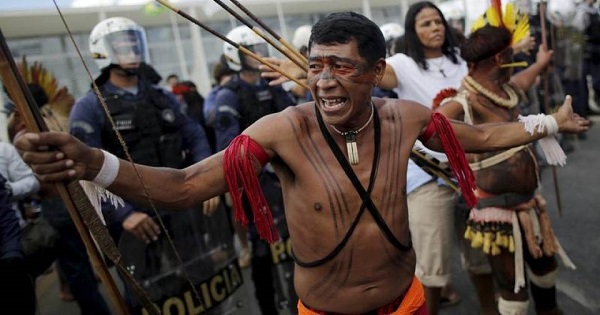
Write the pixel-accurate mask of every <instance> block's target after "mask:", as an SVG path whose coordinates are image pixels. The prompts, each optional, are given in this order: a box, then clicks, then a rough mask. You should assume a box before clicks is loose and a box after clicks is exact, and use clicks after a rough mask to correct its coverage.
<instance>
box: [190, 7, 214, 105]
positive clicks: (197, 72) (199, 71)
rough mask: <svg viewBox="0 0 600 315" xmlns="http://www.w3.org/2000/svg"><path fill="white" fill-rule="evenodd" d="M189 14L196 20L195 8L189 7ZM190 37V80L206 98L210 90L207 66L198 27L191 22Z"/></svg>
mask: <svg viewBox="0 0 600 315" xmlns="http://www.w3.org/2000/svg"><path fill="white" fill-rule="evenodd" d="M189 12H190V13H189V14H190V16H191V17H193V18H197V15H198V14H197V13H196V7H194V6H192V7H190V9H189ZM190 35H191V39H192V51H193V57H192V58H193V59H192V60H193V65H192V72H191V73H190V79H191V80H192V81H193V82H194V83H195V84H196V86H197V88H198V91H199V92H200V94H202V95H203V96H206V95H208V92H209V91H210V88H211V84H210V74H209V71H208V64H207V63H206V56H205V54H204V45H203V43H202V34H201V33H200V27H198V26H197V25H196V24H194V23H192V22H190Z"/></svg>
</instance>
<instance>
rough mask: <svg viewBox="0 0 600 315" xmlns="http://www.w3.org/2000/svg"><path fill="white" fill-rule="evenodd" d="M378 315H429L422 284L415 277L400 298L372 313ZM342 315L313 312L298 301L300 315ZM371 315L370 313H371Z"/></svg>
mask: <svg viewBox="0 0 600 315" xmlns="http://www.w3.org/2000/svg"><path fill="white" fill-rule="evenodd" d="M372 313H373V314H377V315H428V314H429V313H428V312H427V306H426V305H425V291H424V290H423V285H422V284H421V282H420V281H419V280H418V279H417V278H416V277H414V278H413V281H412V283H411V285H410V287H409V288H408V290H407V291H406V293H405V294H404V295H403V296H401V297H400V298H398V299H396V300H394V301H392V302H390V303H388V304H386V305H384V306H382V307H379V308H378V309H377V310H375V311H373V312H372ZM334 314H336V315H341V314H337V313H329V312H324V311H317V310H313V309H311V308H309V307H307V306H306V305H304V304H303V303H302V301H300V300H298V315H334ZM369 314H370V313H369Z"/></svg>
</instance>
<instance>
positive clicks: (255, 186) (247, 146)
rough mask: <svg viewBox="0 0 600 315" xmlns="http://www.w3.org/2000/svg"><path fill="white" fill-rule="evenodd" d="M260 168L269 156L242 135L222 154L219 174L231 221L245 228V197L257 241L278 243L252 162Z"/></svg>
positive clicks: (258, 145) (246, 219) (269, 211)
mask: <svg viewBox="0 0 600 315" xmlns="http://www.w3.org/2000/svg"><path fill="white" fill-rule="evenodd" d="M254 161H257V162H258V163H260V165H261V166H264V165H265V164H267V162H268V161H269V155H268V154H267V152H265V150H264V149H263V148H262V147H261V146H260V144H258V143H257V142H256V141H254V140H252V139H251V138H250V137H248V136H246V135H239V136H237V137H235V138H234V139H233V140H232V141H231V143H230V144H229V146H228V147H227V149H225V152H224V153H223V171H224V173H225V181H226V182H227V186H229V194H230V195H231V199H232V201H233V214H234V218H235V219H236V220H237V221H238V222H240V223H242V224H243V225H246V224H248V218H247V217H246V214H245V211H244V206H243V203H242V200H243V197H244V196H245V197H246V199H247V200H248V203H249V206H250V208H251V210H252V213H253V215H254V225H255V227H256V230H257V232H258V235H259V236H260V238H261V239H263V240H265V241H267V242H269V243H273V242H275V241H277V240H279V233H278V232H277V228H276V227H275V224H274V221H273V216H272V214H271V210H270V209H269V203H268V202H267V200H266V198H265V196H264V194H263V191H262V189H261V187H260V182H259V180H258V177H257V176H256V173H255V169H254V165H253V162H254Z"/></svg>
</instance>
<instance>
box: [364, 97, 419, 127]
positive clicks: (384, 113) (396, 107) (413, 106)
mask: <svg viewBox="0 0 600 315" xmlns="http://www.w3.org/2000/svg"><path fill="white" fill-rule="evenodd" d="M373 100H374V101H375V104H377V105H378V109H379V111H380V115H381V117H382V118H387V117H389V118H396V117H400V118H402V120H403V121H405V122H407V121H423V120H428V119H429V117H430V116H431V110H430V109H429V108H427V107H425V105H423V104H420V103H417V102H415V101H410V100H403V99H394V98H374V99H373ZM398 115H399V116H398Z"/></svg>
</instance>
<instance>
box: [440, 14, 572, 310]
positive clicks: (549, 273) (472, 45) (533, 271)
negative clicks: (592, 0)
mask: <svg viewBox="0 0 600 315" xmlns="http://www.w3.org/2000/svg"><path fill="white" fill-rule="evenodd" d="M509 11H510V8H507V12H508V13H509V14H510V12H509ZM492 14H495V12H494V11H493V9H491V10H488V12H487V13H486V19H487V20H488V23H482V25H483V24H485V25H484V26H482V27H480V28H478V29H477V30H475V31H474V32H473V33H472V34H471V35H470V36H469V38H468V39H467V40H466V42H465V43H464V45H463V47H462V50H461V53H462V57H463V58H464V60H465V61H467V63H468V66H469V74H468V75H467V76H466V77H465V78H464V80H463V82H462V86H461V88H460V90H459V91H458V93H456V91H454V93H451V94H455V95H454V96H453V97H451V98H448V99H446V100H443V101H441V102H442V104H443V105H442V106H441V107H439V109H438V112H441V113H443V114H444V115H445V116H447V117H450V118H453V119H462V120H463V121H465V122H466V123H468V124H471V125H479V124H483V123H500V122H510V121H522V122H524V123H525V126H526V129H528V130H531V131H532V132H533V130H534V129H537V128H549V129H552V128H554V127H552V126H553V123H551V122H549V121H546V120H545V119H544V118H543V117H544V115H543V114H540V115H538V116H528V117H523V116H520V115H519V114H520V106H519V105H520V104H521V103H522V102H526V101H527V100H526V98H525V96H524V95H525V94H524V92H523V91H526V90H527V89H528V88H529V87H530V86H531V85H532V84H533V83H534V81H535V78H536V77H537V76H538V75H539V74H540V73H541V72H542V71H543V70H544V69H545V68H546V66H547V65H548V64H549V63H550V61H551V58H552V51H548V50H547V49H546V47H544V46H542V47H540V49H539V51H538V53H537V60H536V62H535V63H533V64H532V65H530V66H529V67H528V68H526V69H525V70H523V71H521V72H519V73H518V74H515V75H513V76H512V77H511V75H512V68H513V67H515V66H519V64H517V63H514V62H513V60H512V55H513V51H512V50H513V48H511V42H513V43H514V42H516V41H519V40H520V38H517V36H513V35H514V34H516V33H514V34H513V33H512V32H511V31H512V29H510V27H506V26H504V25H502V24H500V25H499V26H492V23H489V21H490V20H492V18H490V15H492ZM522 18H524V17H522V16H519V15H518V14H517V15H516V20H517V24H516V25H521V26H519V27H517V29H519V28H521V27H523V26H522V23H524V22H522V20H521V22H520V23H521V24H519V19H522ZM505 20H506V19H505ZM524 35H525V36H528V35H527V34H526V32H525V34H524ZM446 93H447V92H446ZM446 96H448V95H446ZM540 145H541V147H542V149H543V150H544V153H545V154H546V159H547V160H548V162H549V163H550V164H560V165H564V163H565V159H566V156H565V155H564V153H563V152H562V150H561V149H560V147H559V146H558V144H557V142H556V140H555V139H554V138H553V137H552V136H550V137H546V138H544V139H542V140H540ZM469 161H470V162H471V164H470V165H471V168H472V169H473V171H475V178H476V184H477V189H476V195H477V197H478V204H477V206H476V207H475V208H474V209H472V210H471V212H470V215H469V219H468V222H467V230H466V232H465V238H466V239H467V240H469V241H470V243H471V246H472V247H475V248H481V249H482V250H483V251H484V252H485V253H486V254H487V255H488V259H489V261H490V264H491V266H492V270H493V272H494V273H495V275H496V279H497V280H499V281H498V282H499V283H498V284H499V286H500V293H501V297H500V299H499V301H498V309H499V312H500V314H527V308H528V293H527V286H526V283H525V271H527V275H528V278H529V280H530V287H531V293H532V297H533V299H534V301H535V308H536V311H537V313H538V314H559V313H560V311H559V309H558V306H557V304H556V296H555V279H556V269H557V263H556V261H555V258H554V254H555V253H559V251H560V245H559V244H558V242H557V240H556V238H555V236H554V233H553V231H552V228H551V226H550V221H549V217H548V214H547V213H546V202H545V201H544V199H543V198H542V196H541V195H539V194H538V193H537V188H538V186H539V167H538V165H537V158H536V156H535V154H534V152H533V150H532V147H531V146H530V145H524V146H519V147H516V148H512V149H509V150H506V151H504V150H501V151H496V152H490V153H483V154H473V155H469ZM565 257H566V256H565ZM566 262H567V263H570V262H569V261H568V259H567V260H566ZM525 263H526V264H525ZM525 269H526V270H525Z"/></svg>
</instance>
